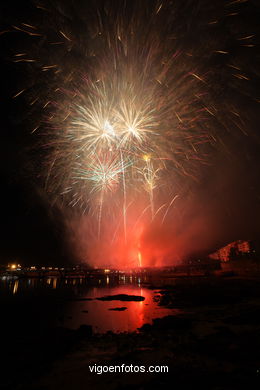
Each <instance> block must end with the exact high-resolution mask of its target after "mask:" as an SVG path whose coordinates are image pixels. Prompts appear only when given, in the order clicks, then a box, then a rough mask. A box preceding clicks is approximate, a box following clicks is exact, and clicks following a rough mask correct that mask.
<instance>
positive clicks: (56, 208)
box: [0, 0, 260, 264]
mask: <svg viewBox="0 0 260 390" xmlns="http://www.w3.org/2000/svg"><path fill="white" fill-rule="evenodd" d="M52 3H53V2H51V1H44V0H43V1H41V2H36V1H35V2H34V1H20V2H14V1H8V2H3V4H1V6H0V7H1V8H0V14H1V31H2V33H1V35H0V42H1V68H2V69H1V110H2V112H1V165H0V172H1V193H0V194H1V195H0V196H1V202H0V205H1V206H0V207H1V235H0V236H1V243H0V262H1V263H3V264H4V263H6V262H8V261H9V260H14V259H17V260H19V261H22V263H28V264H38V263H39V264H52V263H58V264H63V263H66V262H68V261H70V260H72V259H73V258H76V259H77V255H76V254H75V253H74V252H73V249H72V248H71V247H69V246H68V242H69V243H70V244H71V242H72V241H73V240H74V236H73V234H71V235H70V233H69V231H68V229H67V226H68V224H69V222H70V221H69V220H70V218H72V217H71V215H73V220H74V221H75V219H76V220H77V216H78V215H79V214H80V213H79V212H78V211H77V212H75V213H74V211H73V210H69V211H67V209H66V207H65V208H64V207H63V206H61V203H62V202H59V201H58V202H54V201H53V195H52V194H51V192H50V191H49V189H48V190H46V189H45V187H44V174H43V168H42V167H43V166H44V164H43V161H44V160H45V158H46V153H47V152H46V148H44V146H43V145H44V144H45V143H46V141H45V139H44V134H45V129H44V126H45V125H44V120H43V119H44V118H43V116H44V115H43V110H42V101H43V100H44V98H45V95H46V94H47V92H46V91H47V90H48V89H50V85H51V86H52V87H53V85H55V83H57V82H60V80H62V77H64V79H65V78H66V75H68V72H69V71H70V70H68V68H69V64H70V66H71V67H74V68H77V67H78V68H79V72H78V74H79V76H77V77H75V79H74V81H73V82H75V83H77V84H79V83H80V77H82V76H81V75H82V69H83V68H84V70H85V71H86V72H88V70H89V69H92V68H91V67H93V64H92V63H91V61H92V60H90V59H89V58H88V57H87V55H85V52H84V42H88V40H89V41H91V42H92V41H93V37H92V36H91V33H90V32H91V31H92V30H93V28H94V27H93V26H95V23H96V22H95V17H96V16H95V15H97V14H99V15H100V18H101V20H102V21H103V28H104V31H106V29H107V30H108V31H109V29H111V21H112V19H113V18H114V20H116V15H117V16H118V15H119V16H120V18H121V19H120V20H121V21H122V23H123V24H124V23H125V24H126V25H127V23H128V22H129V20H132V19H133V15H134V14H135V13H137V9H138V13H137V14H136V17H137V18H138V20H139V21H140V24H141V25H142V26H143V27H142V28H143V30H142V29H141V30H140V31H146V30H145V29H146V28H147V27H146V26H147V24H148V21H149V15H151V14H152V13H153V12H154V10H158V9H159V8H160V5H161V4H162V7H161V8H160V10H159V11H158V13H162V16H160V17H161V19H160V23H158V25H156V26H155V27H154V28H155V29H158V31H159V30H160V29H161V31H162V32H161V33H160V34H159V36H160V39H161V40H162V45H165V41H166V40H167V39H168V37H169V36H173V35H174V37H175V40H176V42H177V44H176V43H174V44H176V45H177V49H178V50H179V51H180V52H181V53H189V52H191V51H193V53H197V56H198V58H196V61H199V64H200V67H201V69H204V74H207V75H208V74H209V79H210V88H209V91H210V92H209V94H210V99H211V101H213V102H214V105H215V107H217V108H216V110H217V112H218V115H217V120H216V123H215V124H214V125H213V127H214V137H215V139H216V142H215V144H213V145H210V146H209V147H205V150H203V153H204V152H205V153H204V154H205V155H206V156H207V157H206V158H205V160H206V163H205V164H198V165H196V167H195V168H194V169H195V171H196V178H195V180H194V179H192V178H188V179H187V177H186V176H185V175H182V174H180V175H179V174H178V194H180V205H179V204H177V203H176V207H179V208H180V210H181V211H180V219H179V222H178V221H177V220H176V217H175V215H173V216H172V219H171V215H170V216H169V218H168V220H167V223H166V225H165V226H164V227H163V229H162V228H161V227H158V226H157V225H156V223H154V224H151V225H150V226H148V227H147V229H146V230H145V232H144V234H143V237H142V244H143V245H144V246H149V247H150V250H153V245H156V244H158V245H159V246H164V245H165V246H167V245H169V242H170V241H171V240H172V239H174V237H178V240H177V239H176V247H178V248H179V251H180V253H181V254H182V253H184V255H189V254H193V253H205V254H206V253H210V252H213V251H214V250H215V249H217V248H219V247H221V246H223V245H225V244H226V243H228V242H230V241H233V240H236V239H249V240H251V239H252V240H256V241H259V240H260V229H259V218H260V193H259V191H260V185H259V163H260V144H259V141H260V138H259V137H260V134H259V102H260V101H259V86H260V83H259V71H260V69H259V46H258V44H259V32H260V31H259V20H260V6H259V2H258V1H256V0H252V1H234V2H231V1H223V0H220V1H217V2H214V1H210V0H197V1H195V0H194V1H193V0H189V1H187V2H183V1H176V2H173V1H163V2H162V1H140V0H139V1H129V0H128V1H127V0H125V1H123V0H121V1H119V0H117V1H72V0H71V1H67V0H65V1H55V2H54V3H55V4H52ZM184 3H185V4H184ZM37 4H40V5H41V7H44V8H47V9H49V10H50V11H49V13H48V18H50V19H49V20H50V35H53V40H54V41H55V39H56V37H55V28H54V27H56V30H57V31H59V29H62V28H63V29H64V31H69V32H70V33H71V37H72V36H73V38H74V37H78V39H77V40H76V41H75V42H74V40H73V39H72V38H71V39H72V42H69V45H70V46H69V47H70V48H69V50H68V46H66V48H67V49H66V55H65V54H64V57H63V59H62V61H61V62H64V68H63V73H62V77H60V76H59V77H60V79H59V80H58V81H57V77H56V76H53V75H52V74H51V73H50V72H45V74H44V75H43V73H44V72H42V70H41V68H40V65H39V63H37V64H36V65H35V63H30V62H27V63H21V62H14V56H15V53H22V52H24V51H26V52H29V53H30V52H32V53H35V51H36V49H37V42H40V43H39V45H40V49H39V53H40V54H39V56H41V55H43V54H42V53H45V54H44V55H45V56H46V58H48V60H49V59H50V58H51V57H52V56H53V55H54V56H56V57H58V56H60V55H61V54H60V53H62V50H61V49H60V48H58V49H57V50H56V49H55V50H56V51H55V50H54V49H53V47H52V48H51V49H48V45H47V43H46V41H47V40H48V39H49V37H48V39H47V38H46V37H43V38H41V39H40V40H39V41H37V39H38V38H37V37H34V36H30V35H29V36H28V34H25V33H23V32H21V31H18V30H17V29H15V28H14V27H13V26H20V25H21V23H28V24H31V25H37V28H39V29H42V31H45V30H46V25H47V23H48V22H47V20H48V18H46V19H45V20H44V18H43V17H42V16H39V15H42V14H40V13H39V9H37V8H36V7H35V5H37ZM138 4H139V5H138ZM107 9H108V10H109V11H105V10H107ZM171 10H173V11H172V16H171V17H170V16H169V14H170V11H171ZM142 11H143V13H142ZM231 14H233V15H231ZM106 18H107V19H108V20H109V22H107V23H106ZM109 18H110V19H109ZM164 18H165V21H166V22H165V23H166V26H167V28H165V26H163V21H164ZM84 26H87V27H88V26H91V28H92V30H91V28H89V30H87V31H88V33H84V31H85V30H84ZM149 28H152V27H149ZM44 29H45V30H44ZM30 31H31V30H30ZM159 32H160V31H159ZM84 34H85V35H84ZM88 34H89V35H88ZM57 35H58V34H57ZM147 36H148V38H147V39H149V33H148V35H147ZM250 36H252V37H251V38H250ZM248 37H249V38H248ZM60 38H61V35H60V36H59V39H60ZM174 42H175V41H174ZM90 45H91V44H90ZM95 45H96V51H97V52H98V50H99V46H98V43H95ZM137 45H138V42H137ZM112 46H113V43H112ZM92 47H93V42H92ZM60 50H61V51H60ZM28 58H29V57H28ZM85 58H87V59H86V60H85ZM183 58H186V57H185V56H184V57H183ZM56 59H57V58H55V60H56ZM84 61H85V62H84ZM181 61H182V60H180V64H182V62H181ZM189 61H190V60H189ZM230 64H231V65H233V67H230V66H229V65H230ZM94 66H95V64H94ZM179 66H180V65H179ZM183 66H184V67H185V64H184V65H183ZM234 66H235V67H237V68H239V69H236V68H234ZM151 69H152V67H151ZM234 75H235V76H234ZM239 75H240V76H239ZM241 75H242V76H241ZM55 77H56V78H55ZM54 79H55V80H54ZM24 88H26V92H25V93H23V94H21V95H20V96H17V97H16V98H13V96H15V95H16V94H17V92H18V91H20V90H22V89H24ZM38 93H39V95H40V96H41V97H40V100H41V99H42V101H41V104H38V105H37V104H36V105H30V103H29V102H30V101H31V100H32V97H33V96H35V95H37V94H38ZM231 111H233V114H231ZM234 112H235V114H234ZM40 121H42V124H41V128H40V131H39V132H37V131H36V132H35V133H32V129H33V128H34V127H35V125H37V124H38V122H40ZM201 150H202V149H201ZM171 177H172V180H174V176H171ZM176 180H177V179H176ZM55 196H56V197H57V194H55ZM68 221H69V222H68ZM80 229H81V226H80V225H79V226H78V230H77V231H79V230H80ZM82 229H83V230H82V231H83V233H82V234H84V240H86V241H88V239H89V238H88V233H87V232H85V230H84V228H82ZM72 236H73V237H72ZM151 243H152V244H151ZM184 247H185V248H186V247H189V251H188V252H185V250H184V249H183V248H184Z"/></svg>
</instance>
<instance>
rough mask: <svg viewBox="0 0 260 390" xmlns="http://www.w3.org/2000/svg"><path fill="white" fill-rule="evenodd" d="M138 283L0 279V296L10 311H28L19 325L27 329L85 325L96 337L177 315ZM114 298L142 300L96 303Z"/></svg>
mask: <svg viewBox="0 0 260 390" xmlns="http://www.w3.org/2000/svg"><path fill="white" fill-rule="evenodd" d="M142 283H143V280H142V278H141V277H140V276H139V277H135V276H134V277H132V276H131V277H128V276H126V275H123V276H120V277H119V278H118V279H116V280H115V279H113V278H112V277H111V276H108V275H106V276H105V277H104V278H101V279H94V280H89V279H82V278H74V279H73V278H72V279H59V278H56V277H48V278H31V279H27V278H21V279H16V280H13V279H9V278H4V279H3V278H2V279H0V292H1V299H2V301H3V300H4V299H5V297H6V300H8V299H9V301H10V299H11V303H12V304H13V305H14V310H16V309H15V304H16V303H17V304H19V311H21V312H22V313H23V314H24V313H26V312H27V311H28V315H27V319H26V314H25V315H24V316H23V315H22V317H24V318H22V319H21V318H20V319H19V321H25V322H26V320H27V321H28V322H29V323H30V326H33V325H32V322H34V326H37V321H38V322H39V321H40V322H41V324H44V323H45V322H46V324H48V326H49V325H51V326H64V327H67V328H71V329H77V328H79V326H80V325H82V324H89V325H92V327H93V331H94V332H97V333H103V332H106V331H110V330H111V331H114V332H128V331H134V330H136V329H137V328H140V327H141V326H142V325H143V324H144V323H151V322H152V319H153V318H158V317H163V316H165V315H169V314H176V313H178V312H179V311H178V310H172V309H166V308H163V307H160V306H158V304H157V303H156V302H155V300H154V296H155V291H154V290H152V289H149V288H146V287H144V286H142ZM118 294H128V295H141V296H143V297H144V298H145V299H144V301H141V302H135V301H133V302H129V301H113V300H112V301H100V300H97V299H96V298H99V297H102V296H105V295H118ZM30 305H32V306H33V307H34V309H33V310H34V312H32V311H31V310H29V306H30ZM5 306H7V305H5ZM121 307H126V310H121V311H116V310H111V309H117V308H121ZM2 314H3V315H5V313H2ZM6 315H7V313H6ZM12 315H14V313H12ZM24 326H25V327H26V326H27V325H26V324H25V325H24Z"/></svg>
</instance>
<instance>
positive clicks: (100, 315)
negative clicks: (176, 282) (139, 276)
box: [64, 286, 179, 333]
mask: <svg viewBox="0 0 260 390" xmlns="http://www.w3.org/2000/svg"><path fill="white" fill-rule="evenodd" d="M117 294H128V295H141V296H143V297H144V298H145V300H144V301H141V302H127V301H98V300H96V299H95V298H98V297H102V296H106V295H117ZM153 297H154V291H152V290H149V289H146V288H141V287H137V286H119V287H112V288H109V287H104V288H102V287H101V288H97V287H94V288H93V289H92V290H91V291H90V292H89V294H88V295H87V296H86V297H85V298H92V300H91V301H80V302H79V301H75V302H73V303H71V304H70V306H69V307H68V309H67V313H66V316H67V317H71V318H70V320H65V323H64V326H67V327H71V328H75V329H76V328H78V327H79V326H80V325H81V324H89V325H92V326H93V330H94V332H96V333H102V332H107V331H109V330H111V331H113V332H129V331H135V330H136V329H137V328H140V327H141V326H142V325H143V324H145V323H152V319H153V318H158V317H164V316H165V315H169V314H177V313H179V311H178V310H172V309H167V308H161V307H159V306H158V305H157V303H156V302H155V301H154V300H153ZM123 306H124V307H127V309H126V310H125V311H111V310H109V309H111V308H116V307H117V308H118V307H123ZM83 311H88V313H86V312H83Z"/></svg>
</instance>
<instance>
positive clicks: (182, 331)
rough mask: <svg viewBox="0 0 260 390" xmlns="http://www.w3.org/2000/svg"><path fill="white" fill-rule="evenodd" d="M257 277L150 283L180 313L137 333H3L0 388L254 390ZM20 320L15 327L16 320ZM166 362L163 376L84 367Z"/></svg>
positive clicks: (259, 345) (258, 347)
mask: <svg viewBox="0 0 260 390" xmlns="http://www.w3.org/2000/svg"><path fill="white" fill-rule="evenodd" d="M259 281H260V280H259V279H256V278H250V277H247V278H237V277H208V278H205V277H204V278H203V277H202V278H192V277H190V278H182V279H178V280H176V282H175V284H174V285H171V286H165V285H164V286H163V285H156V282H154V283H155V285H153V286H151V287H153V288H156V289H157V291H158V295H157V299H158V301H159V304H160V305H164V306H167V307H168V308H171V307H172V308H180V309H182V310H183V311H184V312H185V314H180V315H178V316H176V315H174V316H167V317H164V318H161V319H156V320H154V321H153V324H152V325H149V324H147V325H144V326H143V327H142V328H141V329H140V331H139V332H134V333H121V334H113V333H106V334H104V335H94V334H92V331H91V327H89V326H82V327H81V328H80V329H78V330H69V329H66V328H62V327H59V328H57V327H56V328H50V329H49V330H48V331H46V330H45V331H44V332H42V331H40V330H38V329H35V330H34V331H30V334H26V332H24V331H23V332H22V333H21V332H20V331H19V325H17V328H16V329H15V327H14V326H11V327H10V329H9V330H8V329H5V330H4V334H2V335H1V336H2V337H1V339H2V342H1V344H2V345H1V352H2V353H1V355H2V357H3V358H4V363H2V365H1V377H0V385H1V386H0V387H1V388H3V389H12V390H18V389H22V390H23V389H26V390H49V389H53V390H54V389H55V390H59V389H62V390H67V389H73V390H81V389H82V390H83V389H84V390H86V389H88V388H92V389H106V390H109V389H153V388H162V389H163V388H167V387H168V386H169V387H171V388H173V389H193V388H195V387H196V388H199V389H207V390H209V389H214V390H222V389H225V390H232V389H236V390H237V389H243V390H244V389H247V388H248V389H250V390H251V389H259V388H260V283H259ZM18 323H19V322H18ZM95 363H96V364H97V365H119V364H123V363H124V364H125V365H130V364H133V365H145V366H149V365H154V366H157V365H168V366H169V372H168V373H161V374H159V373H155V374H152V373H129V374H126V373H103V374H102V375H98V374H96V373H91V372H90V370H89V365H94V364H95Z"/></svg>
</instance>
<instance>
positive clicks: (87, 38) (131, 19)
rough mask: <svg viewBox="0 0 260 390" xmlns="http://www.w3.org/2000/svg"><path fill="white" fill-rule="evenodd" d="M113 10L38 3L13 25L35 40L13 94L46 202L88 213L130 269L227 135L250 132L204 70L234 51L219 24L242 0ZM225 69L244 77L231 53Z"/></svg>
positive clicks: (249, 41)
mask: <svg viewBox="0 0 260 390" xmlns="http://www.w3.org/2000/svg"><path fill="white" fill-rule="evenodd" d="M117 3H118V4H117V5H118V6H117V7H115V5H114V6H113V7H112V2H109V1H100V2H93V3H92V2H90V4H88V6H87V5H86V4H84V2H81V1H80V2H78V4H77V12H76V13H75V12H74V8H73V5H72V4H70V3H69V2H68V3H66V4H65V3H64V4H63V3H62V2H61V3H59V2H58V3H57V4H56V5H53V4H51V3H50V2H47V1H46V2H41V3H38V2H35V14H36V17H35V19H37V20H40V21H39V23H38V24H32V23H30V22H27V21H23V22H21V23H20V24H17V25H13V26H12V32H17V33H19V34H25V35H26V36H28V39H29V40H31V41H30V44H29V46H30V47H29V49H28V50H26V51H21V52H16V53H15V54H14V58H13V60H14V62H16V63H24V64H25V65H26V66H29V67H30V68H29V69H30V72H31V76H30V80H31V83H32V84H33V87H30V88H22V89H21V90H19V91H17V93H16V94H15V95H14V98H16V99H18V98H19V97H21V95H26V98H27V99H28V100H29V103H30V109H31V110H33V109H34V107H35V111H36V112H37V113H39V115H37V120H35V117H36V115H35V113H34V116H33V117H34V120H33V126H32V130H31V133H32V136H34V137H36V138H37V139H39V140H40V144H41V145H40V147H39V148H40V150H41V151H42V155H43V157H42V163H41V166H40V168H39V170H40V173H41V177H43V178H44V186H45V188H46V190H47V191H48V194H49V195H50V198H51V202H52V204H53V203H54V204H59V205H61V207H63V208H64V209H70V210H72V211H74V210H75V213H77V215H80V216H81V217H80V218H83V217H84V216H85V217H86V219H87V221H88V222H87V225H88V226H90V227H89V228H88V229H87V234H88V235H89V237H90V238H89V240H90V241H91V240H92V241H93V239H94V241H95V242H96V243H97V244H96V245H97V246H99V245H100V244H99V243H100V242H102V241H104V240H106V241H107V242H108V244H107V245H108V246H109V245H115V242H117V246H116V248H118V245H123V246H125V247H127V248H128V247H129V246H131V247H134V250H133V249H131V250H130V252H131V251H132V250H133V251H134V255H133V256H132V255H131V256H130V260H129V261H128V260H126V263H128V262H130V263H131V264H137V265H139V266H140V265H142V254H141V249H140V235H141V234H142V231H143V229H144V226H146V225H147V224H152V223H154V221H158V223H160V224H161V225H162V224H164V223H165V220H166V219H167V217H168V214H169V212H170V211H171V209H172V208H173V207H174V206H175V203H176V202H178V199H179V198H180V197H181V196H182V193H183V189H184V188H185V191H187V186H188V185H189V183H190V182H199V180H200V175H201V171H202V170H203V167H205V166H206V167H207V166H208V165H210V164H211V154H212V153H213V154H214V151H215V150H217V149H218V148H222V147H223V141H222V137H221V134H223V131H227V129H232V131H234V129H235V131H239V132H244V131H245V126H244V123H243V120H242V119H241V116H240V113H239V112H238V109H237V108H236V105H235V102H234V103H232V104H230V103H229V104H223V99H222V98H221V99H220V98H219V90H218V89H219V85H218V83H216V79H217V76H218V75H219V74H222V73H221V70H220V68H219V67H215V68H212V67H210V63H211V60H212V58H213V57H214V58H215V57H216V56H220V57H221V56H222V57H223V56H229V53H228V52H227V51H226V47H222V46H221V43H222V36H221V35H220V36H219V37H218V38H217V39H216V38H215V30H214V28H217V27H216V26H218V23H224V21H226V20H228V19H229V18H232V17H234V15H233V14H235V11H237V10H238V8H237V7H238V6H239V5H240V4H239V3H241V2H234V4H232V3H228V2H224V3H223V4H222V2H221V4H220V5H219V6H215V8H213V7H211V5H210V3H211V2H206V1H204V2H197V3H198V4H197V6H196V4H195V3H196V2H193V1H188V2H185V5H184V4H183V2H177V3H173V2H172V1H118V2H117ZM205 6H207V7H208V9H209V11H208V12H207V13H206V14H205V17H204V19H203V18H202V20H200V25H199V26H197V27H196V31H195V32H196V34H197V39H198V40H199V39H202V38H203V37H205V34H206V35H207V36H206V37H205V42H196V41H195V39H192V36H193V31H192V28H193V27H194V26H196V12H202V11H201V10H203V8H204V7H205ZM196 10H197V11H196ZM184 13H188V15H190V16H188V17H186V23H187V24H186V25H185V24H184V23H182V15H183V14H184ZM211 15H212V18H211ZM188 23H190V26H188ZM195 32H194V33H195ZM235 35H236V36H235V38H234V40H236V45H237V46H241V45H243V46H244V47H245V48H246V49H250V47H254V43H253V42H254V34H248V35H245V36H241V34H239V33H237V34H235ZM188 42H189V43H188ZM225 67H226V70H225V75H226V77H227V78H229V79H230V78H231V79H232V80H233V79H234V80H239V81H243V82H245V81H248V80H249V78H248V76H247V74H246V73H245V72H244V71H243V70H241V69H240V67H239V66H238V64H237V63H236V61H235V60H234V58H233V57H232V56H231V55H230V58H229V59H228V60H227V61H226V63H225ZM224 83H225V80H224ZM232 83H233V81H232ZM234 83H235V81H234ZM222 84H223V81H222ZM234 88H236V84H235V86H234ZM220 103H221V106H220ZM224 103H225V102H224ZM204 169H205V168H204ZM91 237H92V238H91ZM93 237H94V238H93ZM133 237H134V238H133ZM119 243H120V244H119ZM100 248H102V250H103V249H104V248H103V246H102V245H100ZM117 250H118V249H117ZM128 252H129V251H128ZM95 256H96V255H95Z"/></svg>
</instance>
